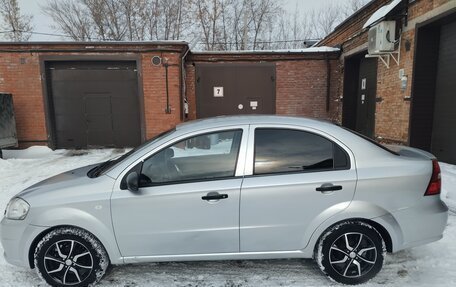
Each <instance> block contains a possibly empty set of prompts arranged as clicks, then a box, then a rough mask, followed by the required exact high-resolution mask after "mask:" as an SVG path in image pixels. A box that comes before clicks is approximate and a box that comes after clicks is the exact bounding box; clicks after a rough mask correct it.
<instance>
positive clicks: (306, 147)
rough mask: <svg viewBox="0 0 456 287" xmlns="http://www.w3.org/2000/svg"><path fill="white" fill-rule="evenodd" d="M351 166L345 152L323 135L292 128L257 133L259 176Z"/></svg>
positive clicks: (267, 129)
mask: <svg viewBox="0 0 456 287" xmlns="http://www.w3.org/2000/svg"><path fill="white" fill-rule="evenodd" d="M349 167H350V160H349V157H348V154H347V153H346V152H345V150H343V149H342V148H341V147H340V146H338V145H337V144H336V143H333V142H332V141H330V140H328V139H327V138H325V137H322V136H320V135H317V134H314V133H311V132H306V131H300V130H292V129H274V128H259V129H256V130H255V163H254V174H255V175H261V174H275V173H289V172H310V171H323V170H333V169H347V168H349Z"/></svg>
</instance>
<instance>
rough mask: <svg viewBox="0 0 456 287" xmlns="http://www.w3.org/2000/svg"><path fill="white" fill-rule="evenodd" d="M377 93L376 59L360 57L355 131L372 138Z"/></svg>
mask: <svg viewBox="0 0 456 287" xmlns="http://www.w3.org/2000/svg"><path fill="white" fill-rule="evenodd" d="M376 95H377V59H376V58H375V59H373V58H362V59H361V62H360V65H359V81H358V97H357V100H356V131H357V132H359V133H361V134H363V135H365V136H368V137H371V138H373V137H374V129H375V101H376Z"/></svg>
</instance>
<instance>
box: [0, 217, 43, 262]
mask: <svg viewBox="0 0 456 287" xmlns="http://www.w3.org/2000/svg"><path fill="white" fill-rule="evenodd" d="M46 229H47V227H43V226H35V225H30V224H28V223H27V222H26V221H24V220H11V219H6V218H3V219H2V221H1V223H0V240H1V243H2V246H3V250H4V253H3V255H4V257H5V260H6V261H7V262H8V263H10V264H13V265H17V266H22V267H28V268H30V264H29V257H28V255H29V250H30V246H31V244H32V243H33V240H34V239H35V238H36V237H37V236H38V235H39V234H40V233H42V232H43V231H45V230H46Z"/></svg>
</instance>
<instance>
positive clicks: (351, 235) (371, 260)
mask: <svg viewBox="0 0 456 287" xmlns="http://www.w3.org/2000/svg"><path fill="white" fill-rule="evenodd" d="M385 254H386V245H385V242H384V241H383V238H382V236H381V235H380V233H379V232H378V231H377V230H376V229H375V228H374V227H373V226H371V225H369V224H367V223H365V222H360V221H346V222H342V223H339V224H336V225H334V226H332V227H331V228H329V229H328V230H327V231H326V232H325V233H324V234H323V235H322V237H321V238H320V240H319V243H318V245H317V246H316V250H315V260H316V261H317V264H318V266H319V267H320V270H321V271H322V272H323V273H324V274H325V275H326V276H328V277H329V278H330V279H332V280H334V281H336V282H339V283H343V284H349V285H356V284H361V283H364V282H367V281H368V280H370V279H372V278H373V277H375V275H377V273H378V272H380V270H381V269H382V267H383V261H384V258H385Z"/></svg>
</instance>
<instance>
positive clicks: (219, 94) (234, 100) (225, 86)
mask: <svg viewBox="0 0 456 287" xmlns="http://www.w3.org/2000/svg"><path fill="white" fill-rule="evenodd" d="M196 99H197V107H196V113H197V117H198V118H206V117H213V116H220V115H241V114H274V113H275V65H274V64H270V63H259V64H257V63H251V64H198V65H197V66H196Z"/></svg>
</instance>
